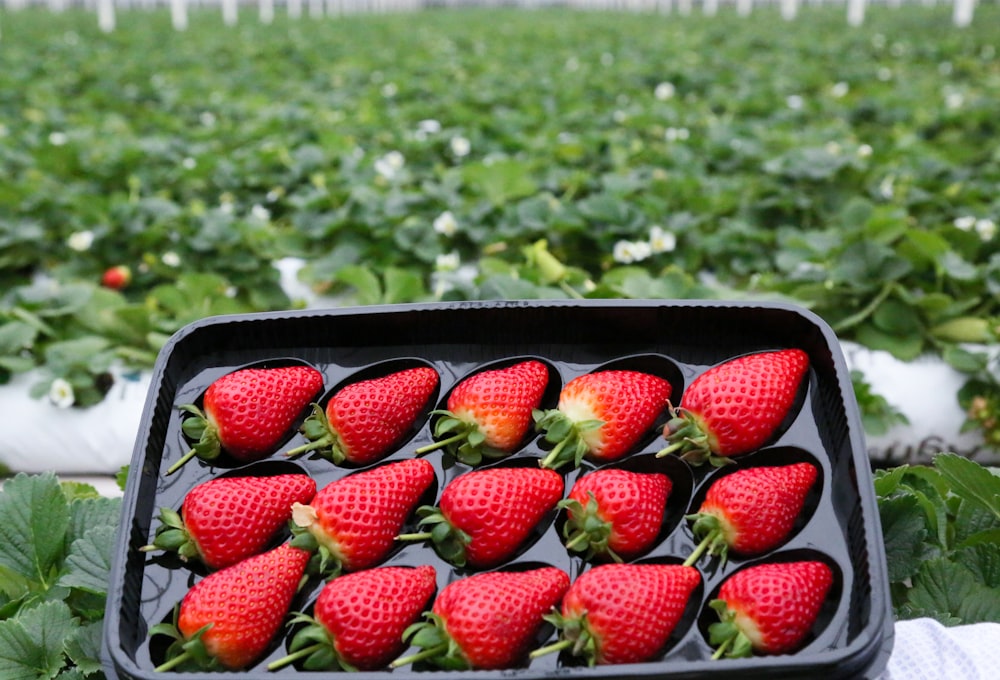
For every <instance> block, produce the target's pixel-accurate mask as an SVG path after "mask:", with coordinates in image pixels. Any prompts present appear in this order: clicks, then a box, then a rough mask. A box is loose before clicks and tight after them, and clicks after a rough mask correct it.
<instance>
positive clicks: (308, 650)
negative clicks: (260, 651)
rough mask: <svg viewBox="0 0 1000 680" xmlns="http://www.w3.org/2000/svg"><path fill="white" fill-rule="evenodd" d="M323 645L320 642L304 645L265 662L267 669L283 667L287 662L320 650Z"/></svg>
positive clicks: (272, 669)
mask: <svg viewBox="0 0 1000 680" xmlns="http://www.w3.org/2000/svg"><path fill="white" fill-rule="evenodd" d="M323 647H325V645H324V644H323V643H322V642H317V643H316V644H314V645H309V646H308V647H304V648H303V649H300V650H299V651H297V652H295V653H293V654H289V655H288V656H283V657H281V658H280V659H278V660H277V661H272V662H271V663H269V664H267V670H269V671H276V670H278V669H279V668H284V667H285V666H287V665H288V664H290V663H294V662H296V661H298V660H299V659H303V658H305V657H307V656H309V655H310V654H312V653H313V652H318V651H320V650H321V649H323Z"/></svg>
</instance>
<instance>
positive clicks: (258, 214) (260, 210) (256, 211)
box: [250, 203, 271, 222]
mask: <svg viewBox="0 0 1000 680" xmlns="http://www.w3.org/2000/svg"><path fill="white" fill-rule="evenodd" d="M250 214H251V215H253V217H255V218H256V219H258V220H260V221H261V222H267V221H268V220H270V219H271V211H270V210H268V209H267V208H265V207H264V206H262V205H260V204H259V203H257V204H255V205H254V206H253V207H252V208H250Z"/></svg>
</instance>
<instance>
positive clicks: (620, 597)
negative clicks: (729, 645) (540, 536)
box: [532, 564, 701, 666]
mask: <svg viewBox="0 0 1000 680" xmlns="http://www.w3.org/2000/svg"><path fill="white" fill-rule="evenodd" d="M699 583H701V575H700V574H699V573H698V570H697V569H693V568H692V567H685V566H682V565H679V564H604V565H600V566H596V567H593V568H592V569H590V570H588V571H586V572H584V573H583V574H582V575H581V576H580V577H579V578H577V579H576V581H574V582H573V585H572V586H570V589H569V590H568V591H567V592H566V596H565V597H564V598H563V603H562V610H561V611H560V612H555V613H552V614H550V615H549V616H546V617H545V618H546V620H547V621H549V622H551V623H552V624H553V625H555V626H556V627H557V628H558V629H559V630H560V631H561V633H560V640H559V641H558V642H555V643H553V644H551V645H548V646H547V647H542V648H541V649H538V650H536V651H535V652H533V653H532V657H538V656H542V655H544V654H548V653H551V652H557V651H561V650H564V649H565V650H569V651H570V653H571V654H573V655H574V656H582V657H584V658H586V660H587V663H588V664H589V665H591V666H594V665H605V664H620V663H643V662H646V661H649V660H651V659H653V658H654V657H656V656H657V655H658V654H659V653H660V652H662V651H663V648H664V646H665V645H666V644H667V640H668V638H669V637H670V634H671V633H673V631H674V628H676V627H677V623H678V622H679V621H680V619H681V617H682V616H683V615H684V610H685V609H686V608H687V604H688V600H689V599H690V598H691V594H692V593H693V592H694V589H695V588H697V587H698V584H699Z"/></svg>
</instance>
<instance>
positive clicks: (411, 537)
mask: <svg viewBox="0 0 1000 680" xmlns="http://www.w3.org/2000/svg"><path fill="white" fill-rule="evenodd" d="M431 537H432V534H431V532H429V531H424V532H421V533H419V534H399V535H398V536H396V540H397V541H426V540H428V539H429V538H431Z"/></svg>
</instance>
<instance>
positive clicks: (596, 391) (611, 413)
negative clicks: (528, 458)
mask: <svg viewBox="0 0 1000 680" xmlns="http://www.w3.org/2000/svg"><path fill="white" fill-rule="evenodd" d="M670 391H671V388H670V383H669V382H668V381H666V380H664V379H663V378H660V377H657V376H655V375H650V374H648V373H641V372H639V371H598V372H597V373H588V374H587V375H582V376H580V377H578V378H574V379H573V380H571V381H569V382H568V383H567V384H566V386H565V387H563V389H562V393H561V394H560V395H559V404H558V406H557V408H555V409H553V410H549V411H538V410H536V411H535V413H534V417H535V427H536V428H537V429H538V430H539V431H545V433H546V434H545V441H547V442H549V443H550V444H555V448H553V449H552V451H551V452H550V453H549V455H548V456H546V458H545V460H543V461H542V467H548V468H558V467H561V466H563V465H565V464H566V463H569V462H572V463H574V464H575V465H579V464H580V462H581V461H582V460H583V458H584V457H585V456H586V457H589V458H591V459H594V460H597V461H600V462H607V461H612V460H617V459H618V458H621V457H622V456H624V455H625V454H626V453H628V452H629V450H630V449H631V448H632V447H633V446H635V444H636V443H637V442H638V441H639V439H640V438H642V436H643V435H644V434H646V432H647V431H648V430H649V428H651V427H652V426H653V423H654V422H655V421H656V419H657V417H659V415H660V413H662V411H663V409H664V408H665V407H666V406H667V405H668V403H669V399H670Z"/></svg>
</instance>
